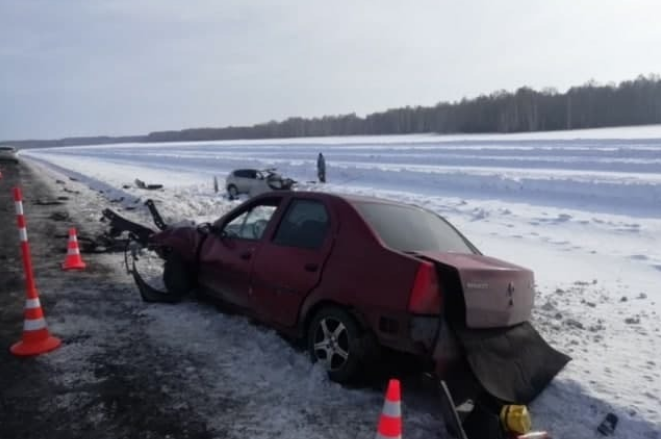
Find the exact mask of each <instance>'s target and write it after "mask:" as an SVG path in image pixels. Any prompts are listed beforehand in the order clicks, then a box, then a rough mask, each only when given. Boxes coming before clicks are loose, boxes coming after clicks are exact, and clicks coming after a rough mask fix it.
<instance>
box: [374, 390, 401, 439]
mask: <svg viewBox="0 0 661 439" xmlns="http://www.w3.org/2000/svg"><path fill="white" fill-rule="evenodd" d="M400 393H401V392H400V386H399V380H395V379H392V380H390V381H389V382H388V391H387V393H386V400H385V402H384V403H383V409H382V410H381V417H380V418H379V427H378V430H377V432H376V439H401V438H402V407H401V397H400Z"/></svg>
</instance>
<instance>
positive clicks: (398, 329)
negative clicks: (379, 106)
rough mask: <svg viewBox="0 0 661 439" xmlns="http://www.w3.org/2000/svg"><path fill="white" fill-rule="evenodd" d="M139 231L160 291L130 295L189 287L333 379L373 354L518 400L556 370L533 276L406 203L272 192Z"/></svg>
mask: <svg viewBox="0 0 661 439" xmlns="http://www.w3.org/2000/svg"><path fill="white" fill-rule="evenodd" d="M147 235H148V241H149V244H150V245H151V246H152V247H154V248H157V249H160V250H159V251H160V252H161V254H162V256H163V258H164V259H165V264H164V274H163V280H164V283H165V286H166V288H167V290H168V291H167V292H164V293H158V294H157V293H156V292H154V291H151V292H150V291H145V290H143V293H144V294H143V297H147V299H149V300H160V299H161V298H160V297H154V296H155V295H156V296H158V295H159V294H163V295H166V294H167V296H168V299H165V300H176V298H178V297H181V296H182V295H184V294H186V293H188V292H190V291H192V290H196V291H199V292H201V293H204V294H207V295H209V296H212V297H214V298H217V299H220V300H222V301H223V302H224V303H227V304H229V305H231V306H233V307H234V308H237V309H239V310H240V312H241V313H243V314H245V315H248V316H251V317H253V318H255V319H257V320H259V321H261V322H263V323H265V324H267V325H269V326H272V327H274V328H276V329H277V330H278V331H280V332H283V333H285V334H287V335H289V336H294V337H298V338H302V339H305V340H306V342H307V346H308V349H309V353H310V356H311V358H312V359H313V361H320V362H323V364H324V365H325V367H326V368H327V370H328V373H329V375H330V377H331V378H332V379H333V380H336V381H339V382H347V381H349V380H351V379H352V378H354V377H355V376H356V375H357V374H359V373H360V372H361V370H364V369H366V368H367V369H369V368H370V366H371V365H373V364H374V363H375V362H377V361H378V360H379V352H380V348H381V347H386V348H390V349H393V350H395V351H399V352H405V353H408V354H413V355H415V356H418V357H420V358H423V359H426V360H428V362H429V364H430V365H431V367H432V368H433V372H434V374H435V376H437V377H439V378H440V379H444V380H448V382H452V383H460V382H468V381H471V382H472V383H473V384H475V383H477V384H479V386H478V387H479V388H480V389H482V390H486V391H487V392H488V393H489V394H490V395H492V396H494V397H496V398H498V399H499V400H500V401H504V402H509V403H528V402H529V401H531V400H532V399H533V398H534V397H535V396H536V395H537V394H538V393H539V392H540V391H541V390H542V389H543V388H544V387H546V385H547V384H548V383H549V382H550V381H551V380H552V378H553V377H554V376H555V375H556V374H557V373H558V372H559V371H560V370H561V369H562V368H563V367H564V365H565V364H566V363H567V361H569V358H568V357H567V356H565V355H564V354H562V353H559V352H557V351H556V350H554V349H553V348H551V347H550V346H549V345H548V344H547V343H546V342H545V341H544V340H543V339H542V338H541V337H540V336H539V334H538V333H537V331H536V330H535V329H534V328H533V327H532V325H531V324H530V322H529V319H530V318H531V310H532V307H533V304H534V293H535V285H534V275H533V272H532V271H531V270H529V269H526V268H524V267H521V266H518V265H515V264H512V263H509V262H506V261H503V260H499V259H496V258H493V257H489V256H485V255H483V254H482V253H481V252H480V251H479V250H478V249H477V248H476V247H475V245H473V244H472V243H471V242H470V241H469V240H468V239H467V238H466V237H465V236H464V235H463V234H462V233H460V232H459V231H458V230H457V229H456V228H455V227H454V226H453V225H452V224H450V223H449V222H448V221H447V220H445V219H444V218H442V217H441V216H439V215H438V214H436V213H434V212H432V211H429V210H427V209H424V208H421V207H418V206H414V205H408V204H403V203H397V202H393V201H390V200H385V199H379V198H368V197H359V196H354V195H339V194H330V193H317V192H302V191H294V192H272V193H267V194H263V195H259V196H257V197H254V198H252V199H250V200H248V201H246V202H244V203H243V204H241V205H239V206H238V207H236V208H235V209H233V210H232V211H230V212H229V213H228V214H226V215H224V216H223V217H222V218H220V219H218V220H217V221H216V222H214V223H212V224H204V225H199V226H184V227H181V226H179V227H175V226H173V227H166V226H163V227H162V230H161V231H157V232H153V233H148V234H147ZM138 280H140V279H139V277H138ZM139 285H142V286H144V282H141V283H139ZM450 377H452V379H449V378H450Z"/></svg>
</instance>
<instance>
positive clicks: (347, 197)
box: [260, 191, 408, 206]
mask: <svg viewBox="0 0 661 439" xmlns="http://www.w3.org/2000/svg"><path fill="white" fill-rule="evenodd" d="M287 194H288V195H289V196H291V197H296V196H303V197H306V198H317V199H326V200H343V201H346V202H348V203H350V204H354V203H380V204H394V205H398V206H408V205H407V204H404V203H401V202H398V201H394V200H388V199H386V198H378V197H371V196H363V195H355V194H345V193H339V192H320V191H292V192H288V193H287ZM268 196H273V192H267V193H264V194H261V195H260V197H268Z"/></svg>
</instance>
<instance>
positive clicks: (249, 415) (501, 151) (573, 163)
mask: <svg viewBox="0 0 661 439" xmlns="http://www.w3.org/2000/svg"><path fill="white" fill-rule="evenodd" d="M656 128H657V129H656V130H655V129H653V128H650V127H647V128H641V129H639V130H635V129H626V130H596V131H588V132H585V133H581V132H573V133H549V134H541V135H535V134H531V135H514V136H470V137H465V138H462V137H460V136H451V137H450V136H448V137H434V136H412V137H385V138H369V137H368V138H349V139H341V138H331V139H297V140H295V141H286V140H278V141H264V142H257V141H250V142H248V141H246V142H211V143H189V144H163V145H159V144H149V145H108V146H94V147H76V148H58V149H44V150H31V151H24V152H22V156H24V157H26V158H29V159H32V161H33V163H35V164H39V165H40V166H43V165H44V164H47V169H49V172H48V174H49V175H53V176H59V175H60V174H61V173H65V174H68V175H75V176H76V177H77V178H78V179H80V183H77V184H75V187H76V190H79V191H81V196H80V198H79V199H78V200H77V204H78V210H80V211H81V212H84V213H83V215H86V216H87V217H88V218H89V219H90V220H96V219H98V212H99V211H100V209H101V207H102V205H103V203H102V202H101V201H100V200H99V199H98V197H96V195H94V194H95V193H94V192H92V191H91V190H89V189H87V188H94V189H99V188H102V189H103V190H104V194H105V195H106V196H107V197H108V198H116V197H119V196H123V197H125V200H124V203H125V205H126V204H128V203H130V202H131V197H137V196H142V197H144V196H145V195H146V194H145V193H144V192H141V191H140V190H138V189H135V188H132V187H131V188H128V189H123V186H124V185H132V183H133V180H134V179H135V178H141V179H142V180H145V181H148V182H157V183H163V184H164V185H165V191H163V192H154V193H150V194H149V195H153V196H154V198H156V199H158V200H160V201H162V210H163V212H164V213H165V216H166V217H167V219H184V218H185V219H191V218H192V219H195V220H197V221H203V220H209V219H212V218H214V217H215V216H217V215H220V214H221V213H222V212H224V211H226V210H227V209H229V207H230V206H231V205H232V203H230V202H228V201H225V200H224V199H222V198H221V197H219V196H217V195H215V194H214V193H213V191H212V185H211V182H212V176H218V177H219V178H221V180H222V177H223V176H224V175H225V174H226V173H227V172H228V171H229V170H231V169H233V168H237V167H246V166H256V167H266V166H272V165H275V166H277V167H278V168H279V169H280V170H281V171H282V172H283V173H286V174H287V175H291V176H293V177H294V178H297V179H298V180H299V181H302V182H306V181H308V180H313V179H314V175H315V168H314V167H315V158H316V154H317V152H319V151H323V152H324V155H325V156H326V161H327V165H328V178H329V181H330V183H329V184H327V185H325V186H324V187H323V188H319V187H316V188H317V189H321V190H331V191H344V192H353V193H366V194H372V195H374V194H376V195H379V196H383V197H389V198H394V199H398V200H404V201H407V202H413V203H417V204H421V205H425V206H426V207H428V208H431V209H433V210H435V211H437V212H439V213H441V214H442V215H444V216H445V217H446V218H448V219H449V220H450V221H452V222H453V223H454V224H456V225H457V226H458V227H459V228H460V229H461V230H462V231H464V232H465V233H466V234H467V235H468V237H469V238H470V239H471V240H472V241H473V242H474V243H475V244H477V246H478V247H479V248H480V249H481V250H482V251H483V252H485V253H486V254H489V255H493V256H496V257H500V258H503V259H507V260H511V261H513V262H517V263H520V264H522V265H526V266H528V267H530V268H532V269H534V270H535V274H536V279H537V283H538V296H537V300H536V310H535V325H536V326H537V327H538V328H539V329H540V331H541V332H542V334H543V336H544V337H545V338H546V339H547V340H548V341H549V342H551V343H552V344H553V345H554V346H555V347H557V348H559V349H560V350H562V351H564V352H566V353H568V354H570V355H571V356H572V358H573V361H572V362H571V363H570V364H569V365H568V366H567V368H566V369H565V370H564V371H563V372H562V373H561V374H560V375H559V376H558V378H557V379H556V381H555V382H554V384H553V385H552V386H550V387H549V388H548V389H547V391H546V393H545V394H543V395H542V396H541V397H540V398H539V399H538V400H537V401H535V403H534V404H533V405H532V410H533V416H534V419H535V424H536V425H537V426H539V427H541V428H547V429H549V430H551V431H552V432H553V437H554V438H588V437H594V436H595V432H594V429H595V426H596V424H598V422H599V421H600V420H601V418H602V417H603V416H604V415H605V413H606V412H607V411H610V410H612V411H615V412H616V413H617V414H619V415H620V416H621V418H622V421H621V425H620V426H619V427H618V432H617V435H616V437H621V438H645V439H649V438H659V437H661V435H660V433H659V432H660V431H661V400H660V399H659V398H660V397H659V395H661V365H660V363H661V360H659V359H658V358H659V356H658V352H659V351H660V350H661V332H660V326H661V325H660V324H659V317H660V315H661V291H660V290H659V288H658V285H659V283H660V281H661V129H659V127H656ZM575 137H582V138H578V139H576V138H575ZM60 178H61V177H60ZM72 184H73V183H72ZM306 186H307V187H315V185H314V184H307V185H306ZM127 214H128V215H133V216H134V217H135V218H141V217H142V218H144V213H143V212H140V211H130V212H127ZM119 263H120V261H119V260H118V261H117V266H119ZM119 275H121V273H120V272H119V270H118V276H119ZM144 313H145V317H146V318H148V319H150V321H151V325H150V328H151V330H150V332H149V335H150V336H151V337H154V338H155V339H159V338H162V343H164V344H165V345H167V346H168V347H169V348H170V349H176V350H179V351H181V352H183V353H186V354H189V355H190V356H193V357H196V358H201V359H202V360H201V361H200V363H199V364H197V365H196V368H197V369H196V373H195V376H196V381H195V382H194V383H193V382H191V383H190V386H191V388H190V389H188V390H187V388H186V387H184V388H183V389H180V391H182V392H183V393H182V395H181V398H182V399H183V400H185V399H187V398H191V399H192V400H195V399H196V396H195V395H198V396H197V397H198V398H199V392H200V388H204V387H207V388H209V389H213V390H214V391H215V392H217V393H218V394H222V393H226V394H227V398H229V399H230V400H232V401H244V404H245V401H246V400H249V401H252V402H251V404H252V405H251V404H248V405H247V406H241V408H236V410H235V411H230V412H229V413H228V414H226V415H219V414H218V413H216V412H215V411H214V409H213V398H211V400H210V401H209V404H208V405H207V406H205V408H204V409H202V410H201V412H202V415H203V416H205V417H206V418H207V420H208V423H209V425H210V428H211V429H212V430H213V431H215V432H216V433H217V434H218V435H222V434H221V432H225V433H226V432H228V431H229V432H231V433H232V434H231V437H247V438H252V437H266V436H265V435H264V434H263V433H264V431H265V430H263V429H262V426H263V424H261V422H264V421H261V420H262V419H273V417H277V418H280V419H283V422H285V423H286V424H287V425H288V426H289V425H291V426H292V427H291V428H292V430H291V431H292V432H293V433H292V435H291V436H288V437H299V436H300V437H316V436H317V435H318V434H319V426H318V425H316V427H313V426H310V425H308V424H312V423H317V424H318V423H322V425H323V423H324V422H329V423H330V421H328V419H327V418H328V416H327V415H328V414H329V413H330V414H331V416H332V417H333V418H334V419H336V421H335V422H337V421H338V420H340V419H341V421H339V422H340V423H342V424H344V425H346V426H347V427H346V428H347V430H346V431H345V434H343V433H342V432H337V433H336V435H335V436H334V437H352V438H353V437H368V436H369V435H370V434H371V433H370V432H371V431H372V430H371V429H372V428H373V425H372V424H370V422H372V420H373V419H374V415H375V414H376V413H377V411H378V407H376V408H375V405H376V406H378V404H379V403H378V400H379V398H380V395H379V394H375V393H374V392H370V391H361V390H351V391H350V390H346V389H341V388H338V387H336V386H333V385H331V384H330V383H328V382H326V381H325V380H324V379H323V377H322V376H320V375H317V374H316V373H315V372H314V370H313V369H311V368H310V367H309V365H307V363H306V360H305V357H304V356H302V355H301V354H300V353H297V352H295V351H293V350H291V348H289V347H287V345H286V344H284V343H283V342H282V341H281V340H279V339H278V338H277V337H275V336H274V335H273V334H271V333H269V332H266V333H264V332H263V331H261V330H258V329H256V328H254V327H252V326H250V325H248V324H247V323H245V322H243V321H242V320H237V319H235V318H229V317H224V316H220V315H218V314H215V313H210V311H209V310H208V309H207V308H205V307H204V306H203V305H197V304H193V303H191V304H187V305H186V306H185V307H182V308H177V309H176V310H175V309H173V308H168V307H149V308H146V310H145V311H144ZM58 324H61V325H64V326H66V322H63V323H58ZM64 326H63V327H62V329H63V330H66V328H65V327H64ZM228 328H231V330H228ZM210 332H211V333H212V334H214V336H215V338H214V341H215V342H217V346H223V350H222V353H218V352H217V350H216V349H215V348H214V346H210V345H209V343H208V340H209V333H210ZM262 352H263V353H264V356H265V359H264V360H262V361H267V362H268V363H269V367H268V368H264V367H260V365H259V359H258V358H257V357H256V355H259V354H260V353H262ZM218 368H219V370H220V371H221V372H222V373H224V374H225V376H229V377H231V382H232V383H237V385H235V386H230V387H227V385H226V384H225V383H223V384H219V383H218V382H217V381H214V374H215V373H216V369H218ZM255 376H257V377H259V379H254V377H255ZM301 376H306V377H308V378H305V379H303V380H301ZM198 381H199V382H198ZM296 381H297V384H286V385H285V387H284V389H282V388H279V387H278V385H277V384H276V383H294V382H296ZM186 392H189V393H188V394H187V393H186ZM191 395H193V396H191ZM273 401H285V403H284V404H282V405H280V406H278V407H277V408H276V407H273ZM363 406H365V407H367V406H369V407H370V409H369V411H368V413H367V414H365V411H364V410H361V409H360V407H363ZM414 407H415V408H414ZM264 410H267V411H268V410H271V411H270V412H269V413H270V416H264ZM407 417H408V428H409V433H408V434H407V437H430V436H429V434H430V432H434V434H435V433H436V432H438V431H439V429H438V419H437V417H436V415H435V414H433V415H432V414H429V413H425V411H424V407H422V408H421V407H418V406H416V405H415V404H413V407H412V408H411V410H409V411H407V412H405V419H407ZM329 425H330V424H329ZM281 427H282V429H285V428H286V427H285V425H284V424H283V425H282V426H281ZM251 428H252V429H251ZM282 431H284V430H282ZM296 435H299V436H296ZM431 437H433V436H431Z"/></svg>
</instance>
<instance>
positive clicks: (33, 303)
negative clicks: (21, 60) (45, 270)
mask: <svg viewBox="0 0 661 439" xmlns="http://www.w3.org/2000/svg"><path fill="white" fill-rule="evenodd" d="M14 205H15V207H16V217H17V220H18V221H17V224H18V235H19V237H20V239H21V253H22V255H23V268H24V269H25V296H26V297H25V309H24V317H23V337H22V338H21V341H19V342H17V343H14V344H13V345H12V346H11V347H10V348H9V350H10V351H11V353H12V354H14V355H19V356H25V355H38V354H44V353H46V352H49V351H52V350H53V349H56V348H57V347H59V346H60V345H61V344H62V341H61V340H60V339H59V338H57V337H53V336H52V335H51V334H50V332H48V327H47V326H46V319H45V318H44V312H43V311H42V309H41V303H40V302H39V294H38V293H37V287H36V286H35V283H34V274H33V272H32V257H31V256H30V244H29V243H28V231H27V226H26V222H25V215H24V214H23V195H22V193H21V188H20V187H15V188H14Z"/></svg>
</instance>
